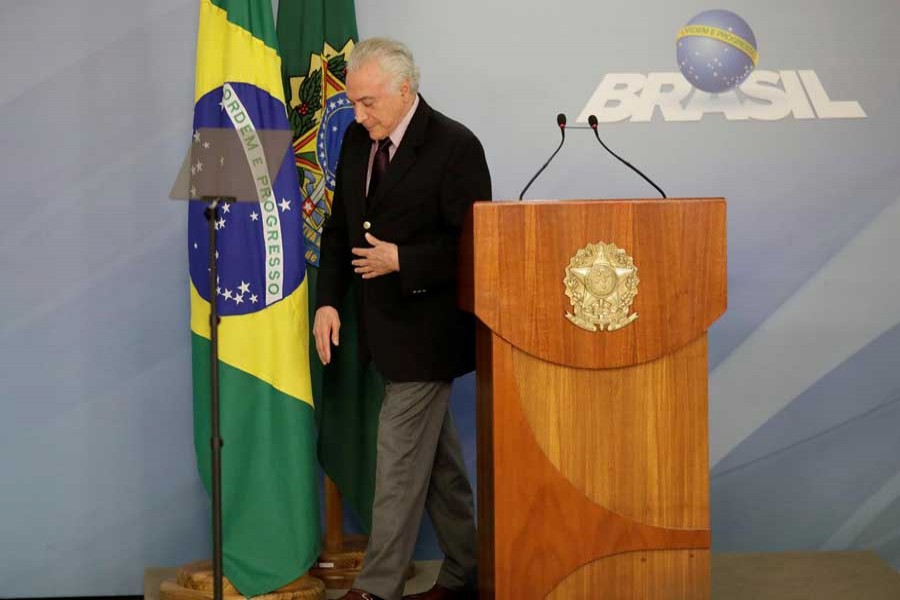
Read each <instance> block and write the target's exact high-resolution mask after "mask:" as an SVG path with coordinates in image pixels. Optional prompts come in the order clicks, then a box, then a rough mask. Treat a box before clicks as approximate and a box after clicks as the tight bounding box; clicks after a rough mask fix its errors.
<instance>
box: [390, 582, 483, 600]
mask: <svg viewBox="0 0 900 600" xmlns="http://www.w3.org/2000/svg"><path fill="white" fill-rule="evenodd" d="M477 598H478V592H474V591H472V590H451V589H448V588H445V587H444V586H442V585H438V584H434V586H433V587H432V588H431V589H430V590H428V591H427V592H422V593H421V594H412V595H411V596H403V600H476V599H477Z"/></svg>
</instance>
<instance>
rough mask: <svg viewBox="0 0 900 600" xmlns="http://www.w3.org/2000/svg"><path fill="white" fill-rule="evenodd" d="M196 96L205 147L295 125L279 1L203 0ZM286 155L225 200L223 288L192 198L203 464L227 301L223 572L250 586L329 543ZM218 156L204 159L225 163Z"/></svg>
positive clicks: (301, 264)
mask: <svg viewBox="0 0 900 600" xmlns="http://www.w3.org/2000/svg"><path fill="white" fill-rule="evenodd" d="M194 102H195V104H194V135H193V140H192V143H194V144H197V145H199V146H200V147H202V148H203V154H204V155H205V156H213V157H214V156H215V151H216V148H215V147H210V145H211V144H212V143H214V140H213V141H210V140H205V139H204V136H203V133H202V128H221V127H235V126H237V127H238V129H239V130H240V131H241V137H242V139H243V140H244V142H245V151H248V155H249V149H250V148H251V147H252V146H253V145H254V143H255V142H254V132H256V131H258V130H263V129H284V130H287V129H289V127H290V125H289V123H288V119H287V113H286V108H285V99H284V88H283V87H282V81H281V58H280V57H279V54H278V42H277V38H276V35H275V23H274V19H273V15H272V5H271V3H270V2H269V1H268V0H264V1H260V0H200V21H199V31H198V35H197V70H196V86H195V90H194ZM285 157H286V159H285V160H284V161H283V163H282V164H281V168H280V170H278V171H277V175H275V176H274V179H273V180H272V181H271V185H264V183H266V182H265V181H264V180H265V178H263V180H257V181H258V186H257V192H258V198H259V201H258V202H252V203H248V202H239V203H236V204H234V205H231V206H226V207H221V208H220V209H219V215H218V218H217V220H216V229H217V238H218V258H217V261H218V264H217V267H218V274H219V281H218V282H217V283H216V287H215V289H210V283H209V272H208V270H207V267H208V265H207V260H208V247H209V246H208V243H209V240H208V234H207V227H208V225H207V222H206V219H205V217H204V214H203V211H204V209H205V208H206V205H205V203H202V202H196V201H192V202H191V203H190V207H189V220H188V238H189V239H188V253H189V256H190V273H191V332H192V334H191V338H192V347H193V369H194V443H195V446H196V452H197V464H198V467H199V470H200V476H201V479H202V480H203V483H204V485H205V486H206V488H207V490H210V486H211V479H212V477H211V469H210V454H211V450H210V444H209V440H210V424H209V423H210V418H209V410H210V388H209V384H210V379H209V366H210V365H209V360H210V356H209V354H210V341H209V337H210V331H209V308H210V305H209V303H210V302H211V301H215V302H216V303H217V307H218V310H219V313H220V314H221V315H222V320H221V325H220V326H219V365H218V366H219V381H220V391H219V395H220V402H221V413H220V414H221V431H222V439H223V443H224V445H223V448H222V524H223V531H222V534H223V564H224V574H225V576H226V577H227V578H228V579H229V580H230V581H231V582H232V583H233V584H234V585H235V587H237V589H238V590H239V591H240V593H241V594H242V595H244V596H248V597H249V596H257V595H260V594H264V593H266V592H270V591H272V590H274V589H277V588H279V587H281V586H283V585H286V584H288V583H290V582H291V581H293V580H294V579H296V578H297V577H299V576H300V575H302V574H303V573H305V572H306V571H307V570H308V569H309V567H310V566H311V565H312V563H313V562H314V561H315V559H316V558H317V556H318V554H319V540H320V513H319V501H318V494H317V488H316V455H315V453H316V444H315V419H314V411H313V402H312V397H313V396H312V385H311V381H310V372H309V345H308V342H307V340H308V337H309V320H308V293H309V284H308V281H307V278H306V270H305V260H304V239H303V234H302V228H303V217H302V214H303V213H302V201H301V199H300V196H299V188H298V182H297V170H296V168H295V166H294V161H293V160H292V158H293V157H292V154H291V153H290V151H289V150H288V151H287V152H286V153H285ZM220 160H222V161H224V160H225V158H224V157H222V158H221V159H220ZM207 162H208V163H211V164H206V165H203V164H202V162H201V161H198V164H193V165H191V167H192V169H195V170H202V169H204V168H206V169H210V168H213V167H219V168H220V167H223V165H221V164H215V162H216V160H215V159H213V160H207ZM269 167H270V168H271V167H272V166H271V165H270V166H269ZM276 167H277V165H276ZM224 168H227V165H224Z"/></svg>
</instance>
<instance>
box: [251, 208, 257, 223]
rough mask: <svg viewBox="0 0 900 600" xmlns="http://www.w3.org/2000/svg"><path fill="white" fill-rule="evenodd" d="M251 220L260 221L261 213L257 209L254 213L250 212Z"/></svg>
mask: <svg viewBox="0 0 900 600" xmlns="http://www.w3.org/2000/svg"><path fill="white" fill-rule="evenodd" d="M250 220H251V221H259V213H258V212H256V211H255V210H254V211H253V212H252V213H250Z"/></svg>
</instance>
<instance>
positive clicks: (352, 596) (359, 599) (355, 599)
mask: <svg viewBox="0 0 900 600" xmlns="http://www.w3.org/2000/svg"><path fill="white" fill-rule="evenodd" d="M338 600H382V599H381V598H379V597H378V596H376V595H375V594H370V593H369V592H364V591H362V590H350V591H349V592H347V593H346V594H344V595H343V596H341V597H340V598H339V599H338Z"/></svg>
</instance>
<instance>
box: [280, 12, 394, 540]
mask: <svg viewBox="0 0 900 600" xmlns="http://www.w3.org/2000/svg"><path fill="white" fill-rule="evenodd" d="M355 40H357V34H356V14H355V12H354V6H353V0H280V1H279V3H278V42H279V44H280V46H281V51H282V70H283V75H284V85H285V95H286V97H287V98H288V110H289V117H290V121H291V126H292V127H293V131H294V142H293V146H294V159H295V163H296V165H297V171H298V174H299V181H300V193H301V196H302V198H303V215H304V226H303V230H304V236H305V239H306V260H307V274H308V277H309V280H310V293H311V294H312V293H314V291H315V288H316V286H315V281H316V272H317V269H318V265H319V242H320V235H321V231H322V224H323V223H324V222H325V220H326V219H328V218H329V216H330V215H331V201H332V197H333V193H334V186H335V174H336V172H337V163H338V157H339V156H340V153H341V142H342V141H343V138H344V132H345V131H346V130H347V127H348V126H349V125H350V123H352V122H353V108H352V107H351V106H350V103H349V102H348V101H347V95H346V78H347V58H348V56H349V54H350V51H351V49H352V48H353V44H354V42H355ZM356 293H357V289H356V288H355V286H351V289H350V291H349V292H348V296H347V298H346V299H345V301H344V304H343V306H340V307H337V308H338V310H339V311H340V315H341V333H340V336H341V345H340V346H339V347H337V348H333V349H332V357H331V364H330V365H329V366H328V368H327V369H323V368H322V365H321V363H320V362H319V360H318V358H317V357H316V353H315V341H314V340H312V339H310V353H311V356H313V357H314V358H313V361H312V364H311V369H312V379H313V390H314V394H315V399H316V418H317V423H318V426H319V461H320V462H321V464H322V468H323V469H324V471H325V473H326V474H327V475H328V476H329V477H330V478H331V480H332V481H334V482H335V484H336V485H337V487H338V489H339V490H340V492H341V495H342V496H343V498H344V500H345V501H346V502H347V504H348V505H349V506H350V508H351V509H352V511H353V512H354V513H355V514H356V516H357V517H358V518H359V520H360V524H361V525H362V528H363V529H364V530H366V531H367V532H368V531H370V528H371V521H372V497H373V495H374V491H375V448H376V437H377V428H378V413H379V411H380V410H381V399H382V397H383V396H384V382H383V380H382V378H381V376H380V375H379V374H378V373H377V372H376V371H375V368H374V367H373V366H372V365H371V364H360V362H359V359H358V353H357V327H358V323H359V319H358V314H357V304H356V301H355V294H356ZM310 310H311V312H310V322H312V318H313V312H314V310H315V302H314V301H312V300H311V301H310Z"/></svg>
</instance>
